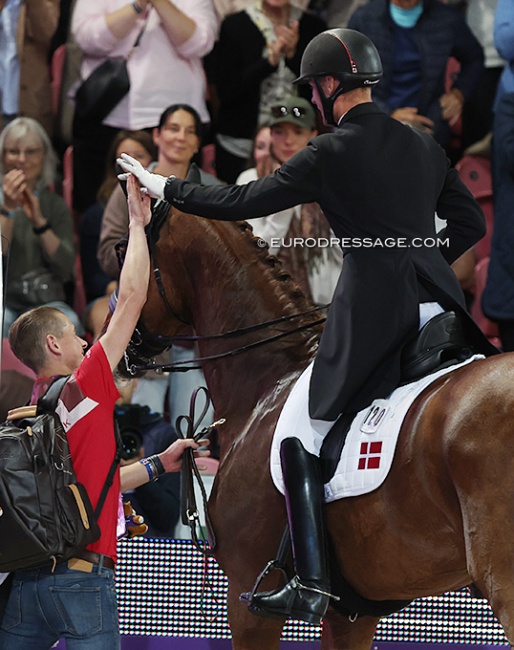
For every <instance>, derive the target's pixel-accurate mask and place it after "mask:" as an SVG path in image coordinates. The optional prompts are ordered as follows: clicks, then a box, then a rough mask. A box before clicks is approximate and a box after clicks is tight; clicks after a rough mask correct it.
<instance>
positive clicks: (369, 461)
mask: <svg viewBox="0 0 514 650" xmlns="http://www.w3.org/2000/svg"><path fill="white" fill-rule="evenodd" d="M381 454H382V442H381V441H377V442H361V449H360V456H359V464H358V469H378V468H379V467H380V455H381Z"/></svg>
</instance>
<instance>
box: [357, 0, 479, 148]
mask: <svg viewBox="0 0 514 650" xmlns="http://www.w3.org/2000/svg"><path fill="white" fill-rule="evenodd" d="M348 27H349V28H351V29H355V30H357V31H359V32H362V33H363V34H365V35H366V36H368V37H369V38H370V39H371V40H372V41H373V43H374V44H375V45H376V47H377V50H378V52H379V54H380V58H381V60H382V66H383V69H384V76H383V78H382V80H381V82H380V83H379V84H377V85H376V86H374V87H373V101H374V102H375V103H376V104H377V105H378V106H379V107H380V108H381V109H382V110H384V111H385V112H387V113H388V114H389V115H391V117H394V118H396V119H398V120H400V121H401V122H404V123H407V124H411V125H412V126H414V127H417V128H420V129H422V130H424V131H427V132H429V133H431V134H433V136H434V138H435V139H436V141H437V142H438V143H439V144H440V145H441V146H443V147H448V146H449V144H450V139H451V135H452V127H453V126H454V125H455V124H456V123H457V122H458V120H459V118H460V117H461V115H462V109H463V106H464V103H465V101H466V100H467V99H469V97H470V96H471V95H472V93H473V91H474V90H475V88H476V87H477V84H478V82H479V80H480V77H481V74H482V71H483V61H484V54H483V50H482V46H481V45H480V43H479V42H478V40H477V39H476V38H475V36H474V35H473V33H472V31H471V30H470V28H469V27H468V25H467V23H466V21H465V19H464V16H463V15H462V13H461V12H460V10H459V9H458V8H456V7H452V6H448V5H446V4H444V3H442V2H440V1H439V0H423V1H422V0H370V2H369V3H367V4H365V5H363V6H362V7H359V8H358V9H357V10H356V11H355V13H354V14H353V15H352V17H351V18H350V21H349V23H348ZM450 57H454V58H455V59H457V61H458V62H459V63H460V71H459V73H458V75H457V76H456V78H455V79H454V80H453V82H452V87H451V88H450V90H449V91H445V80H446V68H447V64H448V60H449V58H450Z"/></svg>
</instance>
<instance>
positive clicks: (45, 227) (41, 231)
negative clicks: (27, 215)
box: [32, 221, 52, 235]
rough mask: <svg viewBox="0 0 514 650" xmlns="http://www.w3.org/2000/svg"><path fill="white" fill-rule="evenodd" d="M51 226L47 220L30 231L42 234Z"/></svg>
mask: <svg viewBox="0 0 514 650" xmlns="http://www.w3.org/2000/svg"><path fill="white" fill-rule="evenodd" d="M51 227H52V226H51V225H50V224H49V223H48V221H47V222H46V223H45V225H44V226H39V228H32V232H33V233H34V234H35V235H42V234H43V233H44V232H46V231H47V230H50V228H51Z"/></svg>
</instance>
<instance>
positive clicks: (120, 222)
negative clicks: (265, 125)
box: [98, 104, 220, 424]
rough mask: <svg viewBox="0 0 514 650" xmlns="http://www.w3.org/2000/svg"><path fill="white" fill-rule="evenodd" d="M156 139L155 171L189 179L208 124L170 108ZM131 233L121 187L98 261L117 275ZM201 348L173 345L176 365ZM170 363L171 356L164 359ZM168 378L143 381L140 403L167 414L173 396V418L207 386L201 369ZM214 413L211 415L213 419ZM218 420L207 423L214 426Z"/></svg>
mask: <svg viewBox="0 0 514 650" xmlns="http://www.w3.org/2000/svg"><path fill="white" fill-rule="evenodd" d="M153 140H154V143H155V145H156V146H157V149H158V156H157V163H156V164H155V165H151V166H150V168H151V169H152V171H155V172H156V173H161V174H163V175H170V174H171V175H174V176H176V177H177V178H186V176H187V174H188V171H189V169H190V166H191V162H192V160H193V158H194V156H195V154H196V153H197V152H198V149H199V148H200V144H201V141H202V121H201V119H200V116H199V115H198V113H197V112H196V111H195V110H194V108H192V107H191V106H188V105H187V104H174V105H172V106H169V107H168V108H167V109H166V110H165V111H164V112H163V113H162V115H161V116H160V119H159V125H158V126H157V127H156V128H155V129H154V130H153ZM199 171H200V180H201V182H202V183H203V184H204V185H212V184H219V183H220V181H219V180H218V179H217V178H215V177H214V176H212V175H211V174H207V173H206V172H204V171H203V170H199ZM127 229H128V210H127V201H126V199H125V196H124V194H123V191H122V189H121V187H116V188H115V190H114V191H113V193H112V195H111V198H110V199H109V201H108V203H107V206H106V208H105V212H104V215H103V219H102V230H101V234H100V243H99V246H98V260H99V263H100V266H101V268H102V269H103V271H104V272H105V273H107V274H108V275H110V276H112V277H117V276H118V274H119V265H118V258H117V256H116V252H115V249H114V246H115V244H116V243H117V242H118V241H119V240H120V239H121V238H123V237H124V236H125V234H126V233H127ZM194 358H195V350H194V349H192V348H186V347H182V346H179V345H175V346H173V359H174V361H184V360H186V359H190V360H193V359H194ZM161 360H162V362H163V363H166V362H168V363H169V361H170V357H169V355H168V356H167V357H166V358H163V359H161ZM179 374H180V377H177V376H176V375H173V374H171V375H168V374H163V373H155V372H151V373H150V372H149V373H147V374H146V377H145V379H141V380H140V381H139V383H138V387H137V389H136V394H135V397H134V399H135V401H136V402H137V403H139V404H144V405H147V406H149V407H150V408H151V410H152V411H156V412H158V413H164V412H165V407H164V404H165V397H166V393H167V392H168V388H169V394H168V403H169V409H170V413H172V414H173V417H176V416H177V415H185V414H187V413H189V399H190V396H191V393H192V392H193V390H194V389H195V388H196V387H197V386H200V385H205V380H204V378H203V374H202V372H201V370H191V371H189V372H187V373H179ZM210 415H211V412H210V414H209V417H210ZM211 421H212V420H210V421H209V422H206V423H207V424H210V423H211Z"/></svg>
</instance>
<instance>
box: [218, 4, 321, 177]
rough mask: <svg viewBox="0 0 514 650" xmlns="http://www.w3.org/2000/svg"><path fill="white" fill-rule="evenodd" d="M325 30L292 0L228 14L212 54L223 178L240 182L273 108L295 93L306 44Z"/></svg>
mask: <svg viewBox="0 0 514 650" xmlns="http://www.w3.org/2000/svg"><path fill="white" fill-rule="evenodd" d="M324 29H325V24H324V23H323V21H322V20H320V19H319V18H317V17H315V16H312V15H311V14H309V13H306V12H303V11H302V10H301V9H299V8H297V7H295V6H293V5H292V4H291V3H290V2H289V0H279V1H277V0H262V2H261V1H258V2H253V3H252V4H251V6H249V7H248V8H247V9H245V10H244V11H241V12H239V13H236V14H232V15H230V16H228V17H227V18H226V19H225V20H224V21H223V23H222V25H221V30H220V37H219V41H218V43H217V44H216V47H215V50H214V51H213V53H212V57H211V59H212V60H211V62H210V75H211V76H212V82H213V84H214V86H215V89H216V94H217V98H218V100H219V107H218V115H217V122H216V130H217V135H216V171H217V175H218V178H221V179H222V180H224V181H226V182H230V183H233V182H235V180H236V178H237V177H238V175H239V174H240V173H241V172H242V171H243V170H244V168H245V165H246V161H247V160H248V158H249V157H250V154H251V150H252V138H253V135H254V133H255V131H256V129H257V128H258V126H259V125H260V124H263V123H264V122H267V121H269V112H268V110H269V107H270V106H272V105H273V104H276V103H277V102H279V101H280V100H281V99H283V98H284V97H285V96H287V95H290V94H296V90H295V89H294V87H293V86H292V85H291V82H292V81H293V79H294V78H295V77H296V76H297V74H298V72H299V70H300V59H301V56H302V53H303V51H304V49H305V47H306V45H307V43H308V42H309V41H310V40H311V39H312V38H313V37H314V36H316V35H317V34H319V33H320V32H322V31H323V30H324Z"/></svg>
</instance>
